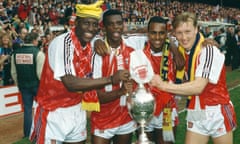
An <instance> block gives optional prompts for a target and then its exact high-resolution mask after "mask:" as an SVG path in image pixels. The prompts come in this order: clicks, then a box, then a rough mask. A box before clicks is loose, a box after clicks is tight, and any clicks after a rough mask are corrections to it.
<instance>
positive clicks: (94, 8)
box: [76, 0, 104, 19]
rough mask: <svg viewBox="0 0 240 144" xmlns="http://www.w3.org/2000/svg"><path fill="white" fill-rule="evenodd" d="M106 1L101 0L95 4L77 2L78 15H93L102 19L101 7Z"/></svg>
mask: <svg viewBox="0 0 240 144" xmlns="http://www.w3.org/2000/svg"><path fill="white" fill-rule="evenodd" d="M103 2H104V1H102V0H99V1H96V2H95V3H93V4H88V5H87V4H77V5H76V16H79V17H84V18H85V17H92V18H97V19H100V17H101V15H102V8H101V7H100V6H101V5H102V4H103Z"/></svg>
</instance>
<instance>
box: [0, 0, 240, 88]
mask: <svg viewBox="0 0 240 144" xmlns="http://www.w3.org/2000/svg"><path fill="white" fill-rule="evenodd" d="M94 1H95V0H0V82H1V83H0V86H1V85H9V84H13V80H12V79H11V74H10V60H9V59H10V56H11V53H12V51H13V50H14V43H21V42H22V40H23V39H24V36H25V35H26V33H29V32H31V31H34V32H37V33H38V34H39V35H40V37H39V42H40V43H39V48H40V49H41V50H42V51H44V52H46V50H47V47H48V44H49V42H50V41H51V40H52V39H53V38H54V37H55V36H56V35H58V34H60V33H62V32H65V31H68V30H69V29H70V28H71V26H73V24H74V19H75V15H74V13H75V4H76V3H86V4H87V3H91V2H94ZM102 8H103V9H104V10H105V9H119V10H121V11H122V12H123V16H124V21H125V24H126V26H127V29H126V30H131V29H135V28H136V29H137V28H139V26H141V27H142V26H145V24H147V22H148V20H149V18H150V17H151V16H156V15H158V16H163V17H166V18H168V19H169V20H170V21H169V22H170V23H169V29H170V28H171V20H172V19H173V17H174V16H175V15H177V14H179V13H181V12H184V11H189V12H194V13H197V15H198V17H199V20H201V21H216V22H224V23H231V24H233V25H234V26H233V27H230V28H224V30H223V31H222V30H220V29H219V31H217V33H216V34H214V35H213V38H215V37H217V36H218V35H220V34H221V35H224V36H225V41H224V46H225V45H226V44H227V43H229V42H227V41H229V38H232V39H233V38H235V39H236V38H238V37H239V38H238V39H240V9H237V8H231V7H221V6H219V5H215V6H213V5H207V4H202V3H192V2H179V1H173V0H105V3H104V5H103V6H102ZM53 26H61V27H63V29H62V30H61V31H53V30H51V29H50V28H51V27H53ZM229 29H232V31H231V30H229ZM202 31H203V33H207V30H205V29H202ZM210 33H211V32H210ZM222 33H224V34H222ZM205 35H206V37H207V34H205ZM210 35H212V34H210ZM230 36H231V37H230ZM239 45H240V43H239V44H237V47H239V49H240V46H239ZM223 49H224V50H225V51H226V52H227V53H228V54H230V56H228V57H230V58H228V59H230V60H229V61H227V62H226V64H227V65H231V63H232V61H231V59H232V57H233V54H231V53H234V51H230V52H229V51H227V50H226V47H225V48H223ZM235 57H236V56H235ZM237 57H238V58H237V60H236V61H238V62H236V63H237V64H236V68H238V67H239V65H240V60H239V57H240V54H239V55H238V56H237Z"/></svg>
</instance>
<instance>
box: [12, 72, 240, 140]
mask: <svg viewBox="0 0 240 144" xmlns="http://www.w3.org/2000/svg"><path fill="white" fill-rule="evenodd" d="M226 80H227V84H228V85H229V86H230V85H232V84H233V83H235V84H238V85H239V84H240V71H232V72H228V73H227V77H226ZM230 96H231V100H232V102H233V105H234V107H235V112H236V115H237V123H238V124H239V123H240V111H239V109H240V87H236V88H234V89H231V90H230ZM185 116H186V112H183V113H181V114H180V115H179V119H180V124H179V126H178V128H177V136H176V144H184V138H185V132H186V125H185V124H186V121H185ZM88 130H89V126H88ZM233 134H234V138H233V140H234V143H233V144H238V143H239V142H240V129H239V128H237V129H236V130H235V131H234V133H233ZM133 139H134V140H135V137H134V138H133ZM14 144H30V142H29V141H28V140H27V139H22V140H19V141H17V142H15V143H14ZM209 144H212V142H211V140H210V142H209Z"/></svg>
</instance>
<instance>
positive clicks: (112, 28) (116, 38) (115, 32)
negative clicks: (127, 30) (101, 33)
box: [104, 15, 123, 47]
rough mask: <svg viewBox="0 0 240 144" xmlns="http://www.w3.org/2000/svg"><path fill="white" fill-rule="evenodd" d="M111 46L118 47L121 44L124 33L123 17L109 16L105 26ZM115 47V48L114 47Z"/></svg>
mask: <svg viewBox="0 0 240 144" xmlns="http://www.w3.org/2000/svg"><path fill="white" fill-rule="evenodd" d="M104 29H105V31H106V35H107V39H108V43H109V45H111V46H112V47H117V46H119V45H120V42H121V35H122V33H123V20H122V16H121V15H109V16H107V18H106V23H105V24H104ZM114 45H115V46H114Z"/></svg>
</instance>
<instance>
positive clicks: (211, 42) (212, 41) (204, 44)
mask: <svg viewBox="0 0 240 144" xmlns="http://www.w3.org/2000/svg"><path fill="white" fill-rule="evenodd" d="M207 45H213V46H216V47H218V48H220V45H219V44H218V43H217V42H216V41H215V40H214V39H211V38H206V39H205V40H204V41H203V42H202V47H206V46H207Z"/></svg>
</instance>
